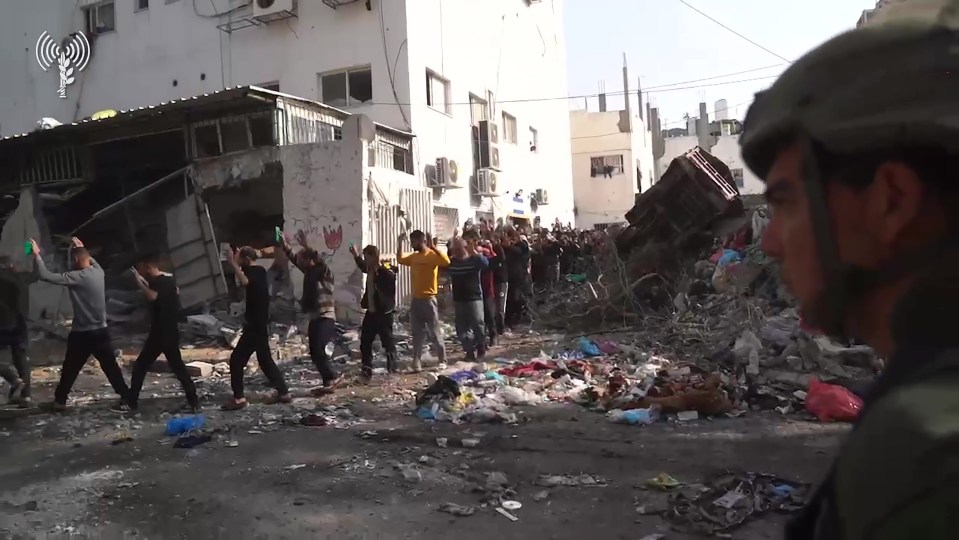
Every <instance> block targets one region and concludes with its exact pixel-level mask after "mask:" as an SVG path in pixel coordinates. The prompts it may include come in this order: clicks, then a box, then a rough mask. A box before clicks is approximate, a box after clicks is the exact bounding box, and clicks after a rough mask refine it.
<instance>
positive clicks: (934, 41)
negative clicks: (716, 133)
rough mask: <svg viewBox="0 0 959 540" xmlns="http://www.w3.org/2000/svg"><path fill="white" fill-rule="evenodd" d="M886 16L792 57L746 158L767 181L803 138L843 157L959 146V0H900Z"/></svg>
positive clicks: (747, 142) (762, 104) (754, 127)
mask: <svg viewBox="0 0 959 540" xmlns="http://www.w3.org/2000/svg"><path fill="white" fill-rule="evenodd" d="M885 9H887V10H888V11H889V14H888V16H886V17H884V20H882V21H881V22H879V23H876V24H873V25H868V26H864V27H863V28H859V29H856V30H852V31H849V32H846V33H844V34H841V35H839V36H837V37H835V38H833V39H831V40H829V41H827V42H826V43H824V44H822V45H821V46H819V47H817V48H816V49H814V50H813V51H811V52H809V53H808V54H806V55H805V56H803V57H802V58H801V59H799V60H798V61H796V62H795V63H794V64H792V65H791V66H790V67H789V68H788V69H787V70H786V71H785V72H784V73H783V74H782V76H780V77H779V79H777V80H776V82H775V83H774V84H773V85H772V86H771V87H770V88H769V89H767V90H765V91H762V92H759V93H758V94H757V95H756V99H755V101H754V103H753V105H752V106H751V107H750V108H749V111H748V113H747V114H746V118H745V121H744V122H743V133H742V135H741V136H740V145H741V147H742V154H743V160H744V161H745V162H746V164H747V165H748V166H749V168H750V169H752V171H753V172H755V173H756V174H757V175H758V176H759V177H760V178H765V177H766V175H767V174H768V172H769V168H770V167H771V165H772V163H773V160H774V159H775V156H776V153H777V152H778V151H779V150H780V149H781V148H782V146H783V145H784V144H787V143H789V142H791V141H792V140H793V139H795V138H796V137H804V138H808V139H810V140H812V141H815V142H816V143H817V144H819V145H821V147H822V148H824V149H825V150H828V151H830V152H832V153H835V154H838V155H846V154H856V153H860V152H869V151H874V150H882V149H886V148H897V147H913V148H917V147H938V148H943V149H944V150H956V151H957V152H959V30H957V29H959V0H900V4H899V5H896V6H890V7H887V8H885Z"/></svg>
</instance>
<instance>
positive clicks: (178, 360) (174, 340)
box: [127, 329, 199, 408]
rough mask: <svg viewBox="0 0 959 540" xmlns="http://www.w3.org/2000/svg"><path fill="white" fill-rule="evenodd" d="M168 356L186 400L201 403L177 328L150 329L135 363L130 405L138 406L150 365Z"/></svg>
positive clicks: (195, 403) (191, 403) (190, 402)
mask: <svg viewBox="0 0 959 540" xmlns="http://www.w3.org/2000/svg"><path fill="white" fill-rule="evenodd" d="M161 354H162V355H163V356H164V357H165V358H166V361H167V365H169V366H170V371H172V372H173V374H174V375H175V376H176V378H177V380H179V381H180V384H181V385H183V391H184V392H185V393H186V401H187V403H189V404H190V405H193V406H196V405H198V404H199V401H198V400H197V396H196V385H195V384H193V379H192V378H190V374H189V373H187V369H186V364H184V363H183V357H182V356H181V355H180V333H179V332H178V331H175V330H166V331H163V330H153V329H151V330H150V335H148V336H147V340H146V342H145V343H144V344H143V350H141V351H140V355H139V356H137V359H136V361H135V362H134V363H133V377H132V378H131V379H130V397H129V399H128V400H127V402H128V403H129V404H130V407H133V408H136V407H137V402H138V401H139V399H140V390H142V389H143V380H144V379H146V376H147V371H149V370H150V366H152V365H153V363H154V362H156V360H157V358H159V357H160V355H161Z"/></svg>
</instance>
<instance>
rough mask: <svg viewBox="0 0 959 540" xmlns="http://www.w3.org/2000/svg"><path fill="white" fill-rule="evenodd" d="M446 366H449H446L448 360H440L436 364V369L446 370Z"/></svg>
mask: <svg viewBox="0 0 959 540" xmlns="http://www.w3.org/2000/svg"><path fill="white" fill-rule="evenodd" d="M446 367H447V366H446V362H440V363H439V364H436V369H438V370H441V371H442V370H444V369H446Z"/></svg>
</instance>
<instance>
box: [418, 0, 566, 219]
mask: <svg viewBox="0 0 959 540" xmlns="http://www.w3.org/2000/svg"><path fill="white" fill-rule="evenodd" d="M407 9H408V12H407V20H408V21H409V35H410V36H411V37H410V42H409V54H410V63H409V65H410V73H411V75H410V78H411V80H412V81H413V83H412V87H411V101H412V103H414V104H415V105H413V111H412V115H413V128H414V130H415V131H416V133H417V135H418V139H417V142H418V143H419V144H418V153H419V157H420V159H421V160H422V163H424V164H426V163H432V162H433V161H434V160H435V159H436V158H437V157H449V158H451V159H454V160H456V161H457V162H458V163H459V164H460V171H461V172H463V171H466V172H467V174H468V173H469V172H470V171H471V170H472V166H471V164H472V147H471V142H470V137H471V135H470V107H469V105H468V103H469V95H470V94H471V93H472V94H475V95H477V96H480V97H484V98H485V97H486V95H487V92H492V93H493V94H494V96H495V99H496V100H497V101H498V102H499V103H498V104H497V106H496V108H495V110H493V111H492V116H493V119H494V120H495V121H496V122H497V123H500V124H501V123H502V113H503V112H507V113H509V114H510V115H512V116H514V117H516V119H517V130H516V131H517V134H518V137H517V139H518V140H517V142H516V143H515V144H513V143H506V142H502V143H501V145H500V155H501V161H502V168H503V172H502V174H501V175H500V177H499V178H500V191H502V192H514V191H515V190H517V189H523V190H524V192H525V193H531V192H533V191H535V190H536V189H547V190H548V192H549V194H550V204H548V205H545V206H540V207H539V212H538V215H540V216H541V218H542V221H543V222H544V223H550V222H552V221H553V219H554V218H556V217H558V218H560V219H561V220H562V221H563V222H564V223H565V222H567V221H572V217H573V216H572V209H573V193H572V181H571V178H570V155H569V117H568V115H567V111H568V105H567V102H566V100H565V99H552V100H540V99H538V98H543V97H561V96H564V95H565V94H566V49H565V39H564V36H563V14H562V2H561V1H560V0H556V1H553V2H542V3H538V4H533V5H531V6H527V5H526V4H525V2H522V1H520V0H486V1H484V2H464V1H462V0H414V1H408V2H407ZM427 69H429V70H432V71H434V72H436V73H438V74H440V75H442V76H443V77H445V78H446V79H448V80H449V81H450V95H451V100H450V101H451V102H452V103H453V106H452V111H451V113H452V114H450V115H447V114H444V113H442V112H439V111H437V110H434V109H432V108H431V107H429V106H427V105H426V82H425V78H426V70H427ZM530 127H533V128H535V129H536V130H537V131H538V142H539V144H538V149H537V152H535V153H533V152H530V151H529V146H530ZM426 134H430V135H429V136H427V135H426ZM502 135H503V131H502V129H501V136H502ZM502 198H503V199H504V201H498V200H493V201H489V200H487V201H484V204H483V206H482V207H481V208H480V209H481V210H493V211H494V212H495V213H496V214H497V216H499V215H500V214H501V213H502V211H503V210H505V206H506V204H505V199H507V197H502ZM468 199H469V194H468V191H467V190H466V189H457V190H447V192H446V193H444V194H443V195H442V197H441V199H440V204H443V205H445V206H453V207H457V208H460V219H461V220H463V219H466V218H467V217H472V214H473V213H474V212H475V210H477V209H473V208H470V207H469V200H468ZM491 203H492V204H491Z"/></svg>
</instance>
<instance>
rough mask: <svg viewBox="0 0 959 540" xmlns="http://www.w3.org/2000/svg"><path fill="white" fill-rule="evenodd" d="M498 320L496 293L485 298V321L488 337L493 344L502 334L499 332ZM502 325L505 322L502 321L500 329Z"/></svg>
mask: <svg viewBox="0 0 959 540" xmlns="http://www.w3.org/2000/svg"><path fill="white" fill-rule="evenodd" d="M496 318H497V314H496V293H495V292H494V293H493V294H492V295H490V296H485V295H484V296H483V319H484V321H485V322H486V335H487V336H489V339H490V342H491V343H492V342H493V341H494V340H496V336H497V335H498V334H499V333H501V331H499V332H498V331H497V325H496V323H497V321H496ZM502 325H503V321H502V320H500V321H499V326H500V328H501V327H502Z"/></svg>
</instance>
